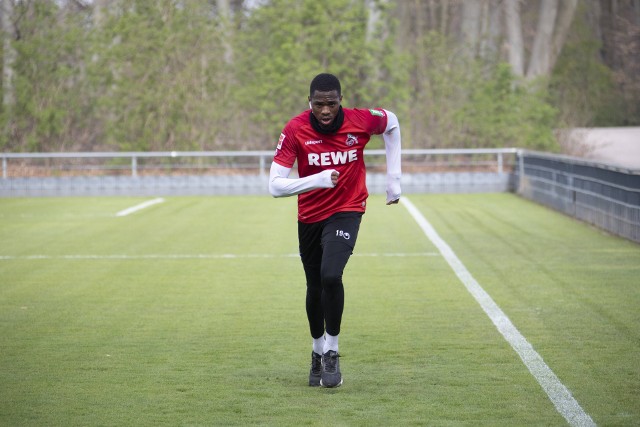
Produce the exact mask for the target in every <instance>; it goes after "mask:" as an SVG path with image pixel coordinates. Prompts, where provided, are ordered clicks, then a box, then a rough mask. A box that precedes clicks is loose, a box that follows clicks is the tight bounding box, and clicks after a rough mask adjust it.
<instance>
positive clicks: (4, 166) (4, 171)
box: [2, 156, 7, 179]
mask: <svg viewBox="0 0 640 427" xmlns="http://www.w3.org/2000/svg"><path fill="white" fill-rule="evenodd" d="M2 179H7V158H6V157H4V156H2Z"/></svg>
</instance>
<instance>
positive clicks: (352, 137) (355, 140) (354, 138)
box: [347, 133, 358, 147]
mask: <svg viewBox="0 0 640 427" xmlns="http://www.w3.org/2000/svg"><path fill="white" fill-rule="evenodd" d="M357 143H358V137H357V136H355V135H351V134H350V133H348V134H347V147H351V146H353V145H356V144H357Z"/></svg>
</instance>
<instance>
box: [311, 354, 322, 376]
mask: <svg viewBox="0 0 640 427" xmlns="http://www.w3.org/2000/svg"><path fill="white" fill-rule="evenodd" d="M311 370H312V371H314V372H317V373H320V371H322V356H320V357H316V356H315V355H314V356H311Z"/></svg>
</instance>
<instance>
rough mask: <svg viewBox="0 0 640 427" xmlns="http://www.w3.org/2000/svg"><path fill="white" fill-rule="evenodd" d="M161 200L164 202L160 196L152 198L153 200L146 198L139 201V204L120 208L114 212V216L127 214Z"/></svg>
mask: <svg viewBox="0 0 640 427" xmlns="http://www.w3.org/2000/svg"><path fill="white" fill-rule="evenodd" d="M162 202H164V199H163V198H162V197H158V198H157V199H153V200H147V201H146V202H143V203H140V204H139V205H135V206H131V207H130V208H127V209H124V210H121V211H120V212H118V213H117V214H116V216H127V215H129V214H132V213H134V212H137V211H139V210H140V209H144V208H148V207H149V206H153V205H156V204H158V203H162Z"/></svg>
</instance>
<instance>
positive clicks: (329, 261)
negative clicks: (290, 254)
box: [298, 212, 362, 338]
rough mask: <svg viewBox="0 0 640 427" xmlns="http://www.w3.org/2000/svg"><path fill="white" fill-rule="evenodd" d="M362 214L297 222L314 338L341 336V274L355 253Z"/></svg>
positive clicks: (340, 214) (342, 214)
mask: <svg viewBox="0 0 640 427" xmlns="http://www.w3.org/2000/svg"><path fill="white" fill-rule="evenodd" d="M361 219H362V213H360V212H340V213H337V214H334V215H332V216H330V217H329V218H327V219H326V220H324V221H320V222H317V223H313V224H305V223H302V222H298V241H299V243H300V257H301V259H302V265H303V267H304V272H305V276H306V279H307V298H306V309H307V319H308V320H309V329H310V332H311V336H312V337H313V338H320V337H321V336H322V335H324V332H325V329H326V331H327V333H328V334H330V335H338V334H339V333H340V323H341V322H342V312H343V310H344V286H343V284H342V274H343V272H344V268H345V266H346V265H347V261H349V257H350V256H351V254H352V253H353V248H354V246H355V243H356V239H357V237H358V230H359V228H360V221H361Z"/></svg>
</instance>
